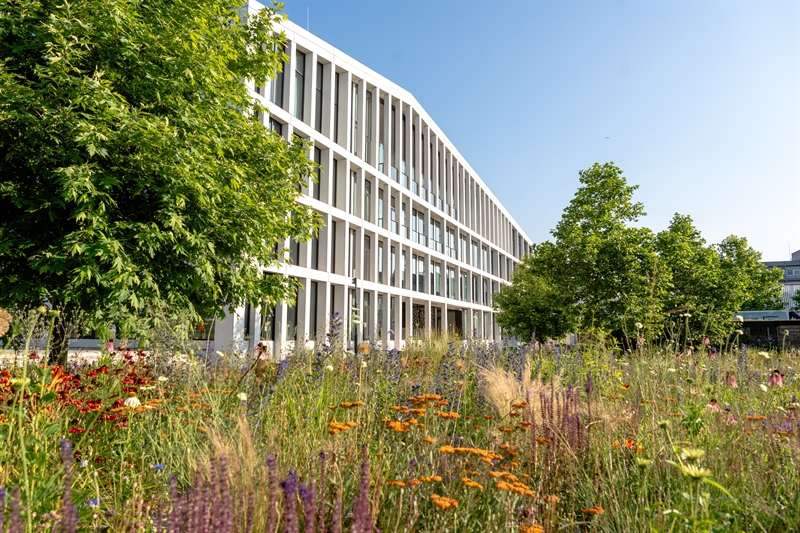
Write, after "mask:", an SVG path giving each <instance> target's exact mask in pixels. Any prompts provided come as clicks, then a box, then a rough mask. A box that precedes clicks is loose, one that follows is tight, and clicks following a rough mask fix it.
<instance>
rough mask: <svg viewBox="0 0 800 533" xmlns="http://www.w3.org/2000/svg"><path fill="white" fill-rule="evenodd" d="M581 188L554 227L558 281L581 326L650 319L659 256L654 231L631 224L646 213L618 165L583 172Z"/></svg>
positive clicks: (554, 273)
mask: <svg viewBox="0 0 800 533" xmlns="http://www.w3.org/2000/svg"><path fill="white" fill-rule="evenodd" d="M579 174H580V182H581V187H580V188H579V189H578V191H577V192H576V193H575V196H574V198H573V199H572V201H570V203H569V205H568V206H567V207H566V209H564V213H563V215H562V217H561V220H560V221H559V223H558V224H557V225H556V228H555V229H554V230H553V231H552V235H553V237H554V238H555V243H554V252H553V253H554V257H555V259H554V265H553V267H552V269H551V272H552V276H553V281H554V283H555V285H556V286H557V287H558V289H559V290H560V291H561V292H562V294H563V295H564V296H565V297H566V299H567V300H568V301H570V302H572V306H574V308H575V314H576V316H577V317H578V318H579V320H580V325H581V326H582V327H584V328H585V327H597V328H600V329H605V330H608V331H611V330H615V329H621V328H623V327H624V326H626V325H628V326H631V327H632V325H633V323H635V322H641V321H644V320H646V317H647V315H648V309H649V308H650V300H651V298H650V293H651V292H652V290H653V286H652V285H653V283H652V279H651V273H652V270H653V267H654V264H655V262H656V261H655V260H656V254H655V250H654V245H653V234H652V232H651V231H650V230H649V229H647V228H637V227H633V226H631V225H630V224H631V223H633V222H636V221H637V220H638V219H639V217H641V216H643V215H644V214H645V212H644V206H643V205H642V204H641V203H640V202H635V203H634V202H633V193H634V191H635V190H636V189H637V188H638V186H637V185H628V183H627V180H626V179H625V177H624V176H623V175H622V170H621V169H619V168H618V167H617V166H615V165H614V163H613V162H612V163H605V164H603V165H600V164H599V163H595V164H594V165H593V166H592V167H591V168H590V169H588V170H583V171H581V172H580V173H579Z"/></svg>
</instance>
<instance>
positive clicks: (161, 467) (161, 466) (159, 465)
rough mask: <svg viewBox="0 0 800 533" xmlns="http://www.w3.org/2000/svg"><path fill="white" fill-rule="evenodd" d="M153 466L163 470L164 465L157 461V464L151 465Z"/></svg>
mask: <svg viewBox="0 0 800 533" xmlns="http://www.w3.org/2000/svg"><path fill="white" fill-rule="evenodd" d="M153 468H155V469H156V470H164V465H162V464H161V463H158V464H155V465H153Z"/></svg>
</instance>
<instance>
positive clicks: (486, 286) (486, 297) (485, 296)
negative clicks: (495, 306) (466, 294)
mask: <svg viewBox="0 0 800 533" xmlns="http://www.w3.org/2000/svg"><path fill="white" fill-rule="evenodd" d="M483 305H489V281H488V280H483Z"/></svg>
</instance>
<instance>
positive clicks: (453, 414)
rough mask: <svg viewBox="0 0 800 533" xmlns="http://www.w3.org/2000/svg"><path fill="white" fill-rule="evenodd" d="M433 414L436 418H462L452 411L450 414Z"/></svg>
mask: <svg viewBox="0 0 800 533" xmlns="http://www.w3.org/2000/svg"><path fill="white" fill-rule="evenodd" d="M433 414H435V415H436V416H438V417H439V418H461V415H460V414H458V413H454V412H452V411H451V412H449V413H448V412H444V411H436V412H435V413H433Z"/></svg>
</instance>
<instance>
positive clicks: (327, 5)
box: [284, 0, 800, 261]
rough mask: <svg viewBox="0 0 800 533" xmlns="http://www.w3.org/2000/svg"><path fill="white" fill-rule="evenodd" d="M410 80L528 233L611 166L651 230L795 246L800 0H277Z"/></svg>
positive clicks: (534, 233) (798, 227)
mask: <svg viewBox="0 0 800 533" xmlns="http://www.w3.org/2000/svg"><path fill="white" fill-rule="evenodd" d="M285 4H286V7H285V9H284V11H285V12H286V13H287V14H288V16H289V18H290V20H292V21H294V22H295V23H297V24H299V25H301V26H303V27H306V24H307V23H308V24H309V26H310V30H311V31H312V32H313V33H315V34H316V35H318V36H319V37H320V38H322V39H324V40H325V41H327V42H329V43H330V44H332V45H333V46H335V47H336V48H338V49H340V50H342V51H344V52H345V53H347V54H348V55H350V56H352V57H353V58H355V59H356V60H358V61H360V62H361V63H363V64H365V65H366V66H368V67H370V68H371V69H373V70H375V71H377V72H378V73H380V74H382V75H383V76H386V77H387V78H389V79H391V80H392V81H394V82H395V83H397V84H398V85H400V86H401V87H403V88H405V89H407V90H409V91H410V92H411V93H413V94H414V96H415V97H416V98H417V100H418V101H419V102H420V104H422V106H423V107H424V108H425V110H426V111H427V112H428V113H429V114H430V116H431V117H432V118H433V120H434V121H436V123H437V124H438V125H439V126H440V127H441V128H442V130H443V131H444V132H445V134H446V135H447V136H448V137H449V138H450V140H451V141H453V143H454V144H455V146H456V147H457V148H458V150H459V151H460V152H461V154H463V156H464V157H465V158H466V159H467V161H468V162H469V164H470V165H471V166H472V167H473V168H474V169H475V170H476V171H477V172H478V174H479V175H480V176H481V178H482V179H483V180H484V182H486V184H487V185H488V186H489V187H490V188H491V189H492V191H493V192H494V194H495V195H496V196H497V197H498V198H499V199H500V201H501V202H502V203H503V205H505V207H506V208H507V209H508V211H509V212H510V213H511V215H512V216H513V217H514V218H515V219H516V220H517V222H519V224H520V225H521V226H522V228H523V229H524V230H525V231H526V232H527V234H528V235H529V236H530V237H531V239H533V240H534V241H535V242H540V241H543V240H546V239H548V238H549V237H550V234H549V232H550V230H551V229H552V228H553V227H554V226H555V224H556V223H557V222H558V220H559V219H560V217H561V212H562V210H563V209H564V207H565V206H566V205H567V204H568V203H569V201H570V199H571V198H572V196H573V195H574V193H575V190H576V189H577V187H578V185H579V183H578V171H579V170H581V169H585V168H588V167H590V166H591V165H592V164H593V163H594V162H601V163H602V162H606V161H614V162H615V163H616V164H617V165H618V166H620V167H621V168H622V169H623V170H624V171H625V175H626V176H627V179H628V181H629V182H630V183H635V184H638V185H639V186H640V188H639V190H638V191H637V193H636V196H635V199H636V200H639V201H641V202H643V203H644V205H645V210H646V211H647V213H648V216H647V217H645V218H644V219H643V220H642V223H643V225H645V226H648V227H650V228H652V229H653V230H654V231H660V230H662V229H664V228H665V227H666V226H667V225H668V224H669V221H670V219H671V218H672V216H673V214H674V213H675V212H679V213H682V214H687V215H690V216H691V217H692V218H693V219H694V221H695V225H696V226H697V228H698V229H699V230H700V231H701V232H702V233H703V236H704V237H705V238H706V239H707V241H708V242H709V243H716V242H719V241H721V240H722V239H723V238H725V237H726V236H727V235H730V234H735V235H739V236H743V237H746V238H747V239H748V241H749V243H750V245H751V246H753V247H754V248H755V249H757V250H759V251H760V252H762V254H763V258H764V259H765V260H773V261H774V260H783V259H789V253H790V251H795V250H798V249H800V2H798V1H797V0H791V1H778V2H770V1H766V0H759V1H752V2H737V1H664V2H659V1H638V2H637V1H609V2H604V1H549V2H548V1H545V2H542V1H496V0H491V1H488V0H487V1H474V2H469V1H467V2H464V1H446V0H441V1H436V0H433V1H432V0H421V1H413V0H398V1H385V0H369V1H352V0H350V1H348V0H321V1H319V0H318V1H302V0H297V1H295V0H288V1H287V2H286V3H285Z"/></svg>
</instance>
